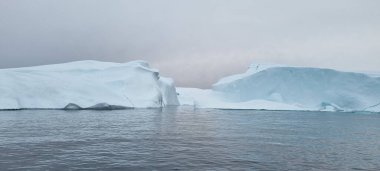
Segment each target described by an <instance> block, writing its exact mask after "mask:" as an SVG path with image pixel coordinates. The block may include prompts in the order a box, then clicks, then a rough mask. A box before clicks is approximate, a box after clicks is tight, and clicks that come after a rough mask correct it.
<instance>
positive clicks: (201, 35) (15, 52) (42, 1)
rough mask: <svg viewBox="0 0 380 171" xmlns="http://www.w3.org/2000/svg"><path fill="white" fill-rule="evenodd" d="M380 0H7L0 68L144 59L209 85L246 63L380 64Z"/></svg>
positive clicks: (2, 8) (184, 80) (0, 26)
mask: <svg viewBox="0 0 380 171" xmlns="http://www.w3.org/2000/svg"><path fill="white" fill-rule="evenodd" d="M379 9H380V1H378V0H314V1H305V0H286V1H283V0H260V1H259V0H112V1H110V0H2V1H0V68H9V67H22V66H32V65H40V64H50V63H61V62H68V61H75V60H86V59H91V60H101V61H113V62H126V61H130V60H135V59H142V60H146V61H148V62H149V63H150V64H151V65H152V66H153V67H155V68H158V69H159V70H160V71H161V74H162V75H164V76H168V77H172V78H174V79H175V81H176V83H177V85H178V86H187V87H202V88H207V87H209V86H210V85H211V84H212V83H214V82H216V81H217V80H218V79H219V78H221V77H224V76H226V75H230V74H234V73H240V72H244V71H245V70H246V68H247V67H248V66H249V65H250V63H252V62H255V63H260V62H264V63H282V64H288V65H301V66H313V67H327V68H335V69H341V70H363V71H364V70H368V71H371V70H380V69H378V68H380V10H379Z"/></svg>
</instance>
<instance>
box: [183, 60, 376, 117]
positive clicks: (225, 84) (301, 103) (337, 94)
mask: <svg viewBox="0 0 380 171" xmlns="http://www.w3.org/2000/svg"><path fill="white" fill-rule="evenodd" d="M177 91H178V92H179V99H180V103H181V104H183V105H194V106H196V107H199V108H224V109H227V108H230V109H266V110H315V111H370V112H380V78H379V77H375V76H371V75H368V74H362V73H353V72H341V71H336V70H332V69H321V68H304V67H289V66H283V65H260V64H254V65H251V67H250V68H249V70H248V71H247V72H246V73H243V74H238V75H234V76H230V77H226V78H223V79H221V80H220V81H219V82H217V83H216V84H214V85H213V89H211V90H201V89H191V88H178V89H177Z"/></svg>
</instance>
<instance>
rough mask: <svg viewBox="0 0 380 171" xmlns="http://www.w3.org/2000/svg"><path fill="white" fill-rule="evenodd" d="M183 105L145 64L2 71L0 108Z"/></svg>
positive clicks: (166, 81)
mask: <svg viewBox="0 0 380 171" xmlns="http://www.w3.org/2000/svg"><path fill="white" fill-rule="evenodd" d="M168 105H179V102H178V99H177V93H176V90H175V87H174V84H173V81H172V80H171V79H169V78H163V77H160V76H159V73H158V71H157V70H154V69H151V68H150V67H149V65H148V64H147V63H146V62H144V61H133V62H129V63H110V62H98V61H79V62H71V63H65V64H55V65H46V66H37V67H26V68H14V69H1V70H0V109H125V108H147V107H162V106H168Z"/></svg>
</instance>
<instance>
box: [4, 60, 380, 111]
mask: <svg viewBox="0 0 380 171" xmlns="http://www.w3.org/2000/svg"><path fill="white" fill-rule="evenodd" d="M0 94H1V96H0V109H2V110H4V109H5V110H12V109H68V110H81V109H91V110H96V109H101V110H104V109H107V110H108V109H129V108H157V107H165V106H178V105H191V106H194V107H196V108H218V109H260V110H306V111H369V112H380V77H378V76H376V75H369V74H365V73H353V72H342V71H336V70H332V69H321V68H305V67H289V66H283V65H263V64H253V65H251V67H250V68H249V69H248V71H247V72H246V73H243V74H238V75H233V76H229V77H226V78H223V79H221V80H220V81H219V82H217V83H215V84H214V85H213V88H212V89H207V90H203V89H196V88H176V87H175V86H174V81H173V80H172V79H170V78H165V77H161V76H160V75H159V72H158V71H157V70H155V69H152V68H150V67H149V65H148V63H146V62H144V61H132V62H128V63H110V62H99V61H78V62H70V63H64V64H55V65H45V66H36V67H26V68H14V69H1V70H0Z"/></svg>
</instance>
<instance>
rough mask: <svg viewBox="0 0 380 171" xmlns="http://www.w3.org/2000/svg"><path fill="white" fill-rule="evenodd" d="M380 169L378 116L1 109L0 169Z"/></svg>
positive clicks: (310, 113) (256, 112)
mask: <svg viewBox="0 0 380 171" xmlns="http://www.w3.org/2000/svg"><path fill="white" fill-rule="evenodd" d="M92 169H96V170H300V171H305V170H380V114H371V113H332V112H292V111H255V110H214V109H193V108H165V109H134V110H117V111H59V110H21V111H0V170H92Z"/></svg>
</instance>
